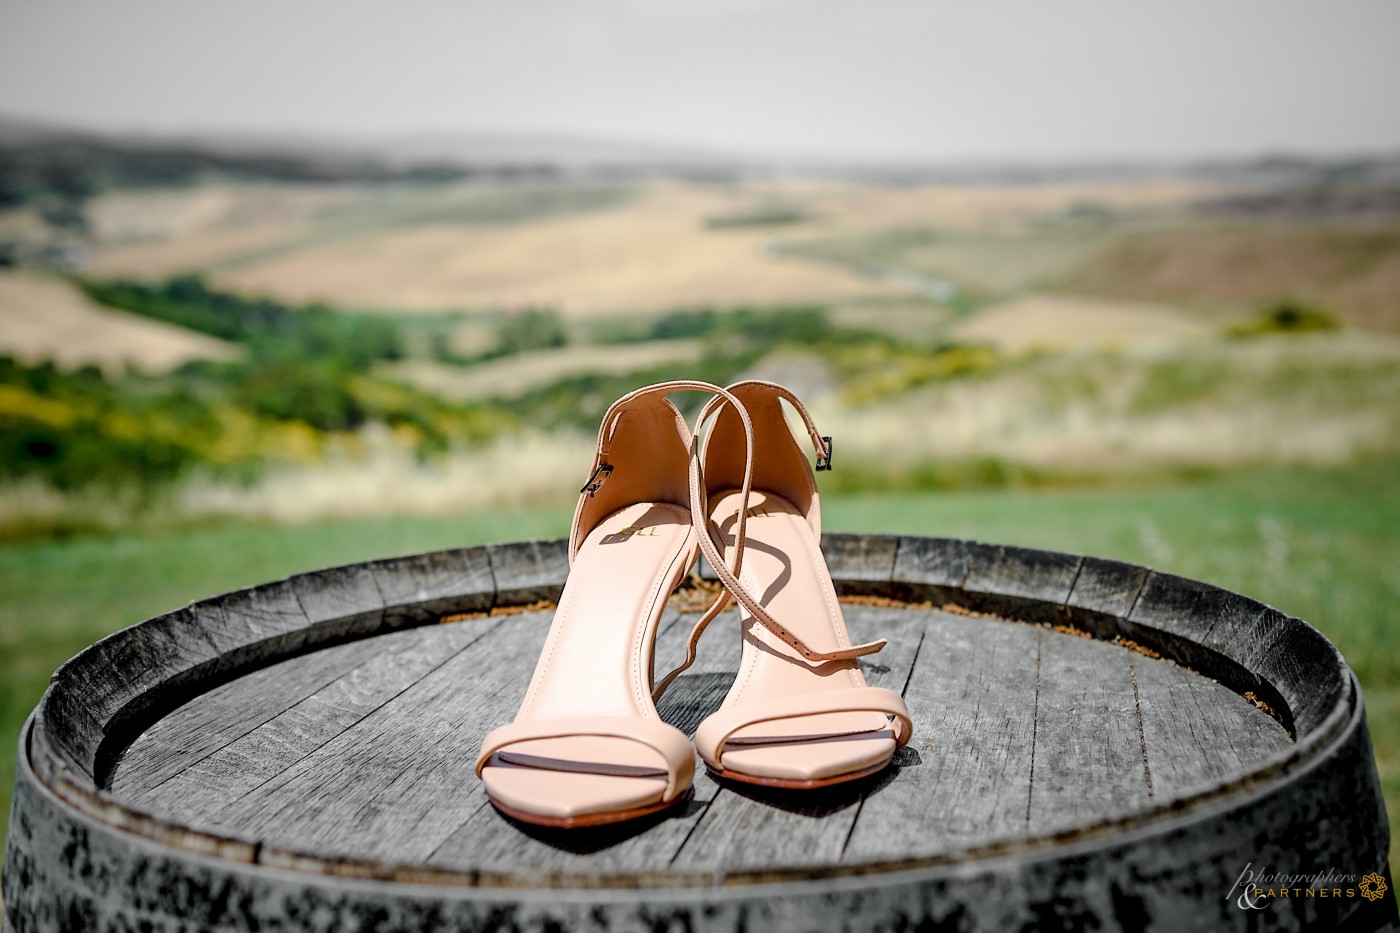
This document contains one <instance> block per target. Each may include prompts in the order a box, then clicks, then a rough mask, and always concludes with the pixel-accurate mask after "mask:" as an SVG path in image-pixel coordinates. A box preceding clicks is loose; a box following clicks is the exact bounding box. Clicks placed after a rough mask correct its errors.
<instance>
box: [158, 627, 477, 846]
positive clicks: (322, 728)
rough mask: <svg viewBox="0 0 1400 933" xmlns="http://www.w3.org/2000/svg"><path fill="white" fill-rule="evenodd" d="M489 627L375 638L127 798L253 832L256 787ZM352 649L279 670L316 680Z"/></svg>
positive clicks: (222, 702) (223, 702) (180, 816)
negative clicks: (329, 674) (224, 740)
mask: <svg viewBox="0 0 1400 933" xmlns="http://www.w3.org/2000/svg"><path fill="white" fill-rule="evenodd" d="M497 624H498V623H497V622H496V621H495V620H491V621H487V622H484V623H467V624H463V625H460V626H446V625H445V626H436V627H433V628H431V629H423V630H415V631H409V632H404V633H399V634H391V635H385V636H381V637H379V638H376V639H375V640H374V643H373V647H374V649H375V650H374V652H373V653H372V655H371V657H370V658H369V659H368V660H367V661H366V662H365V663H363V664H361V665H358V666H356V667H353V668H352V669H351V670H349V671H347V672H346V673H344V674H343V675H341V676H339V677H337V678H335V679H334V680H332V681H331V682H329V683H328V684H327V685H326V686H324V687H323V688H321V689H320V690H317V691H316V692H314V693H312V694H310V695H309V696H307V697H306V698H305V699H303V700H301V701H300V702H298V703H296V704H295V705H293V706H291V707H289V708H288V709H286V710H284V711H283V712H281V713H279V714H277V715H276V716H274V717H272V718H271V719H269V720H267V721H265V722H263V723H261V724H260V725H258V726H257V727H256V728H254V729H252V730H250V731H248V732H246V733H244V734H243V735H241V736H239V737H238V738H237V739H235V740H234V741H232V742H230V743H228V744H226V745H223V746H221V747H220V748H218V749H217V750H215V751H214V752H212V753H210V754H207V755H205V756H204V757H202V758H199V759H197V760H193V761H191V762H189V764H188V765H187V766H186V767H185V768H184V769H182V770H181V771H180V772H179V773H178V774H176V775H174V776H172V777H170V778H167V779H166V780H164V781H163V782H161V783H160V784H158V785H156V786H155V787H153V788H151V789H150V790H148V791H146V792H144V793H141V794H139V795H138V796H137V797H136V798H135V800H136V802H137V803H139V804H141V805H143V806H146V807H149V808H156V807H159V808H160V810H161V811H162V812H164V813H166V814H168V815H169V817H170V818H171V819H173V820H176V821H179V822H190V823H197V824H199V825H204V826H209V827H213V828H220V827H225V828H230V829H237V830H240V831H250V832H256V831H257V830H258V828H259V826H260V825H261V820H260V816H261V814H259V813H258V812H257V810H258V807H259V801H260V800H261V795H260V794H259V793H258V791H259V790H260V789H263V788H270V787H272V786H274V782H276V781H277V780H278V779H279V778H280V777H281V776H282V775H284V774H286V773H287V772H288V771H289V770H290V769H293V768H296V767H298V766H304V765H305V764H306V763H307V762H308V760H311V759H312V756H314V755H316V753H317V752H318V751H319V750H321V749H323V748H324V747H325V746H326V745H327V744H328V743H330V742H333V741H334V740H335V739H336V737H337V736H340V735H342V734H344V733H345V731H346V730H348V729H350V728H352V727H353V726H354V725H355V724H356V723H358V722H360V721H362V720H363V719H365V718H366V717H367V716H370V715H372V714H373V713H374V712H375V711H377V710H380V709H381V708H383V707H384V706H385V704H387V703H388V702H389V701H390V700H392V699H393V698H394V697H395V696H397V695H398V694H400V693H402V692H403V691H405V690H407V689H409V688H411V687H412V686H413V685H414V684H415V683H416V682H417V681H418V680H419V679H420V678H421V677H422V676H423V675H424V674H425V673H427V672H429V671H431V670H433V669H434V668H437V667H440V666H441V665H442V664H444V663H445V661H446V660H447V659H449V658H452V657H454V656H456V655H458V654H460V653H461V652H462V651H463V649H464V648H466V647H467V646H469V645H471V644H472V643H474V642H475V641H477V640H479V639H481V638H483V637H485V636H488V635H489V634H490V633H491V632H492V630H494V629H495V628H496V626H497ZM353 650H355V649H354V648H351V647H350V646H346V647H341V648H333V649H327V650H326V651H322V652H317V653H316V654H314V655H308V656H305V657H303V658H299V659H296V660H294V661H292V662H288V664H287V667H286V669H285V671H284V673H285V674H286V675H287V676H295V677H297V678H299V679H300V678H308V679H319V678H317V675H316V669H317V667H318V666H319V665H320V664H323V663H333V661H332V660H330V659H333V658H334V655H335V653H336V652H342V651H353ZM240 693H241V692H230V693H229V694H226V695H221V696H219V697H215V698H213V699H212V700H210V705H213V706H220V707H225V706H227V705H228V704H234V705H238V704H241V702H242V698H241V696H240ZM210 715H215V714H214V713H213V712H211V713H210ZM352 770H353V769H352ZM304 803H306V805H307V808H308V813H309V812H310V811H311V810H313V809H314V807H313V806H312V805H311V803H310V801H309V800H308V801H304ZM250 811H251V813H250Z"/></svg>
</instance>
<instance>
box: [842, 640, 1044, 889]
mask: <svg viewBox="0 0 1400 933" xmlns="http://www.w3.org/2000/svg"><path fill="white" fill-rule="evenodd" d="M930 615H931V618H930V619H929V621H928V624H927V627H926V629H925V633H924V640H923V645H922V646H921V647H920V649H919V657H918V664H917V665H916V666H915V668H914V671H913V674H912V676H911V677H910V679H909V686H908V689H907V690H905V693H904V701H905V703H906V704H907V705H908V707H909V713H910V715H911V716H913V717H914V724H915V730H916V731H915V734H914V740H913V742H911V743H910V745H909V746H908V747H907V748H905V749H904V750H903V751H902V752H901V754H900V757H899V758H898V759H897V760H896V764H897V770H896V771H895V772H894V774H893V778H892V779H891V780H888V781H885V782H882V783H881V785H880V786H879V787H878V788H877V789H875V790H872V792H871V793H870V795H869V796H868V797H867V799H866V801H865V805H864V806H863V807H862V808H861V811H860V818H859V819H858V820H857V821H856V824H855V827H854V829H853V830H852V831H851V834H850V838H849V840H848V841H847V842H846V845H845V849H844V851H843V853H842V855H841V858H842V860H843V861H845V862H862V861H873V860H882V859H887V858H903V857H906V856H916V857H917V856H928V855H935V854H939V853H943V852H948V851H952V850H955V849H958V848H962V847H966V846H971V845H977V844H982V843H986V842H990V841H993V840H997V839H1005V838H1012V837H1019V836H1022V835H1024V834H1025V830H1026V805H1027V802H1028V800H1029V795H1030V779H1031V741H1032V734H1033V732H1034V728H1035V693H1036V660H1037V653H1038V650H1039V644H1040V639H1041V637H1042V634H1043V632H1042V630H1041V629H1039V628H1035V627H1033V626H1029V625H1020V624H1017V623H1014V622H1000V621H996V620H992V619H975V618H969V617H967V616H960V615H952V614H949V613H946V612H934V613H931V614H930Z"/></svg>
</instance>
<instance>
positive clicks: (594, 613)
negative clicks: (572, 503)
mask: <svg viewBox="0 0 1400 933" xmlns="http://www.w3.org/2000/svg"><path fill="white" fill-rule="evenodd" d="M694 542H695V538H694V532H693V530H692V528H691V524H690V513H689V512H688V511H687V510H686V509H683V508H681V507H679V506H676V505H670V504H666V503H638V504H635V505H631V506H628V507H627V508H624V509H621V510H619V511H617V512H615V513H613V514H612V515H610V516H608V517H607V518H606V519H604V520H603V521H602V522H601V523H599V525H598V526H597V527H596V528H594V529H593V531H592V532H590V533H589V535H588V537H587V538H585V539H584V542H583V544H582V545H581V546H580V547H579V550H578V553H577V555H576V556H575V558H574V564H573V567H572V568H571V569H570V571H569V578H568V580H567V581H566V582H565V585H564V592H563V594H562V595H561V596H560V598H559V608H558V609H557V610H556V612H555V614H554V621H553V623H552V624H551V626H550V630H549V635H548V636H547V637H546V639H545V644H544V648H543V650H542V651H541V652H540V660H539V662H538V664H537V665H536V667H535V673H534V676H533V677H532V678H531V681H530V687H529V689H528V691H527V693H526V695H525V700H524V701H523V702H522V703H521V706H520V711H519V713H518V714H517V715H516V721H517V722H519V721H521V720H525V719H562V718H572V717H578V716H636V717H639V718H647V719H653V720H654V719H656V718H657V717H656V708H655V706H654V704H653V703H652V700H651V673H652V672H651V656H652V644H653V639H654V637H655V628H656V626H655V624H654V622H655V620H656V618H657V617H659V615H660V614H661V611H662V608H663V607H664V604H665V602H666V599H667V597H668V596H669V595H670V593H671V590H672V589H674V588H675V586H676V585H677V584H678V583H679V582H680V580H681V578H682V577H683V576H684V575H685V574H686V572H687V571H688V570H689V568H690V561H691V558H692V556H693V554H694V550H695V543H694ZM481 776H482V779H483V780H484V781H485V784H486V791H487V793H488V794H490V795H491V796H492V797H493V798H495V799H496V800H498V801H500V802H502V803H504V804H506V805H507V806H509V807H514V808H515V809H518V810H524V811H527V812H529V813H534V814H539V815H541V816H550V817H557V818H568V817H577V816H583V815H587V814H593V813H605V812H611V811H621V810H629V809H636V808H638V807H642V806H645V805H647V804H652V803H655V802H657V801H659V800H660V799H661V797H662V795H663V794H664V793H665V790H666V784H667V769H666V762H665V761H664V759H662V758H661V756H660V754H659V753H657V752H656V751H654V750H653V749H651V748H650V747H649V746H647V745H644V744H642V743H640V742H634V741H631V740H629V739H623V738H613V737H608V736H567V737H563V738H552V739H534V740H530V741H525V742H517V743H515V744H513V745H510V746H508V747H507V748H505V749H503V750H502V751H500V752H498V753H497V754H496V755H495V756H493V758H492V759H491V761H490V762H488V763H487V765H486V766H485V767H484V768H483V769H482V772H481Z"/></svg>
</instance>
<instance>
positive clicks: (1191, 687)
mask: <svg viewBox="0 0 1400 933" xmlns="http://www.w3.org/2000/svg"><path fill="white" fill-rule="evenodd" d="M1128 660H1129V662H1130V663H1131V666H1132V674H1133V681H1134V685H1135V686H1136V689H1137V695H1138V702H1139V709H1140V711H1141V714H1142V729H1143V737H1144V741H1145V744H1146V749H1147V760H1148V763H1149V765H1150V769H1151V775H1152V790H1153V793H1154V794H1155V795H1157V796H1159V797H1166V798H1171V797H1185V796H1187V795H1189V794H1191V793H1193V792H1196V791H1202V790H1207V789H1209V788H1212V787H1216V786H1219V785H1220V784H1221V783H1223V782H1226V781H1229V780H1231V779H1233V778H1235V777H1237V776H1238V775H1240V774H1244V773H1247V772H1248V771H1249V769H1250V766H1251V765H1252V764H1254V763H1255V762H1257V761H1259V760H1260V758H1261V757H1263V756H1266V755H1267V754H1268V753H1269V752H1270V751H1273V752H1274V753H1282V752H1285V751H1287V750H1288V748H1289V747H1290V746H1291V745H1292V744H1293V743H1292V741H1291V740H1290V739H1289V737H1288V733H1287V732H1285V731H1284V729H1283V726H1282V725H1280V724H1279V723H1278V722H1276V721H1275V720H1274V719H1273V718H1272V717H1270V716H1261V715H1259V712H1260V711H1259V710H1258V709H1257V708H1255V706H1254V705H1253V704H1252V703H1250V702H1249V701H1248V700H1246V699H1244V698H1243V697H1241V696H1240V695H1239V694H1237V693H1235V692H1234V691H1233V690H1230V689H1229V688H1227V687H1224V686H1222V685H1221V684H1219V683H1216V682H1214V681H1211V680H1207V679H1206V678H1204V677H1195V676H1182V673H1181V671H1180V670H1179V669H1175V668H1174V667H1173V666H1172V665H1169V664H1165V663H1163V662H1160V661H1153V660H1152V659H1150V658H1144V657H1141V656H1133V655H1129V658H1128Z"/></svg>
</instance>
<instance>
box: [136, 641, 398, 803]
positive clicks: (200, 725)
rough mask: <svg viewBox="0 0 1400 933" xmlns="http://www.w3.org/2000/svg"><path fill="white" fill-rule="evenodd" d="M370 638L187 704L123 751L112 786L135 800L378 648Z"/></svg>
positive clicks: (224, 687)
mask: <svg viewBox="0 0 1400 933" xmlns="http://www.w3.org/2000/svg"><path fill="white" fill-rule="evenodd" d="M383 650H384V648H383V647H382V645H380V643H379V642H377V641H375V640H373V639H365V640H363V641H358V642H351V643H350V644H348V645H343V646H340V647H336V648H332V649H329V650H326V651H324V652H320V655H321V656H320V657H316V658H309V657H307V656H303V657H300V658H294V659H291V660H288V661H283V662H282V663H280V664H274V665H271V666H270V667H265V668H262V669H261V670H256V671H253V672H251V673H249V674H246V675H244V676H243V677H240V678H238V679H236V680H232V681H230V682H228V683H226V684H223V685H222V686H219V687H216V688H214V689H213V690H211V691H209V692H208V693H206V694H203V695H201V696H200V697H198V698H196V699H195V700H194V701H192V702H190V703H186V704H185V705H184V706H181V707H180V708H179V709H176V710H174V711H173V712H171V713H170V714H168V715H167V716H165V717H164V718H162V719H160V720H158V721H157V722H155V723H154V724H153V725H151V727H150V728H148V729H146V731H144V732H143V733H141V735H139V736H138V737H137V738H136V739H135V740H134V741H133V742H132V743H131V745H130V747H128V748H127V749H126V750H125V753H124V754H123V755H122V758H121V760H120V762H119V763H118V765H117V768H116V772H115V774H114V775H113V779H112V785H111V791H112V793H114V794H116V795H117V796H118V797H120V798H124V799H130V800H135V799H136V798H138V797H140V796H142V795H144V794H145V793H146V792H148V791H150V790H152V789H153V788H155V787H156V786H157V785H159V784H160V783H161V782H163V781H165V780H167V779H168V778H170V777H172V776H174V775H175V774H178V773H179V772H180V771H182V770H184V769H185V768H186V767H188V766H189V765H190V764H191V763H192V762H194V761H198V760H199V759H201V758H204V757H206V756H208V755H210V754H213V753H214V752H216V751H218V750H219V749H220V748H223V747H224V746H225V745H228V744H229V743H230V742H233V741H234V740H236V739H238V738H239V737H240V736H243V735H245V734H247V733H248V732H250V731H252V730H253V729H255V728H257V727H258V726H260V725H262V724H263V723H265V722H267V721H268V720H270V719H272V718H273V717H275V716H277V715H278V714H280V713H283V712H285V711H286V710H287V709H289V708H291V707H292V706H295V705H296V704H297V703H299V702H301V701H302V700H305V699H306V698H307V697H308V696H310V695H311V694H313V693H315V692H316V691H318V690H320V689H322V688H323V687H325V686H327V685H328V684H330V683H331V682H332V681H334V680H336V679H337V678H339V677H341V676H343V675H344V674H345V673H346V672H347V671H349V670H351V669H352V668H355V667H358V666H359V665H361V664H363V663H364V662H365V661H366V660H367V659H369V658H371V657H373V656H374V655H376V654H378V653H380V652H382V651H383Z"/></svg>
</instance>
